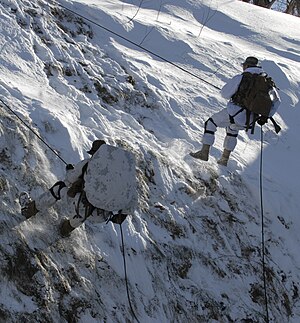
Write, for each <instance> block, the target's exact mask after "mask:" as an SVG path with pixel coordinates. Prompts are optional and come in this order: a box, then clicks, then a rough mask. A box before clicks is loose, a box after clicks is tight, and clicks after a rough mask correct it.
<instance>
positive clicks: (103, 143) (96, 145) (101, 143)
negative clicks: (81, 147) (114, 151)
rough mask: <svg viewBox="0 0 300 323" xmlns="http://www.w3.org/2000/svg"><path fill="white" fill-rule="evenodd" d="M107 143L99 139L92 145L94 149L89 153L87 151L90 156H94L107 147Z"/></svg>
mask: <svg viewBox="0 0 300 323" xmlns="http://www.w3.org/2000/svg"><path fill="white" fill-rule="evenodd" d="M105 144H106V142H105V141H104V140H101V139H97V140H95V141H93V143H92V147H91V149H90V150H89V151H87V153H88V154H90V155H94V153H95V152H96V151H97V150H98V149H99V148H100V147H101V146H102V145H105Z"/></svg>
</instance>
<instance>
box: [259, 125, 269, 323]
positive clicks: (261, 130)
mask: <svg viewBox="0 0 300 323" xmlns="http://www.w3.org/2000/svg"><path fill="white" fill-rule="evenodd" d="M262 174H263V128H262V126H261V127H260V167H259V190H260V211H261V249H262V270H263V286H264V299H265V311H266V317H265V320H266V322H267V323H269V308H268V296H267V277H266V265H265V233H264V205H263V180H262Z"/></svg>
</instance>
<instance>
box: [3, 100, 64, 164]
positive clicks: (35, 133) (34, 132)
mask: <svg viewBox="0 0 300 323" xmlns="http://www.w3.org/2000/svg"><path fill="white" fill-rule="evenodd" d="M0 101H1V102H2V105H3V106H5V107H6V108H7V109H8V110H9V111H10V112H11V113H12V114H13V115H15V116H16V117H17V118H18V119H19V120H20V121H21V122H22V123H23V124H24V125H25V126H26V127H27V128H28V129H29V130H30V131H31V132H32V133H33V134H34V135H36V136H37V137H38V138H39V139H40V140H41V141H42V142H43V143H44V144H45V145H46V146H47V147H48V148H49V149H50V150H51V151H52V152H53V153H54V154H55V155H56V156H57V157H58V158H59V159H60V160H61V161H62V162H63V163H65V164H66V165H68V164H67V162H66V161H65V160H64V159H62V158H61V157H60V156H59V154H58V153H57V152H56V151H55V150H54V149H53V148H51V147H50V146H49V145H48V144H47V143H46V141H45V140H44V139H43V138H42V137H41V136H40V135H39V134H38V133H37V132H36V131H34V130H33V129H32V128H31V127H30V126H29V125H28V124H27V123H26V122H25V121H24V120H23V119H22V118H20V117H19V116H18V115H17V114H16V113H15V112H14V111H13V110H12V109H11V108H10V107H9V106H8V105H7V104H6V103H5V102H4V101H3V100H2V99H1V98H0Z"/></svg>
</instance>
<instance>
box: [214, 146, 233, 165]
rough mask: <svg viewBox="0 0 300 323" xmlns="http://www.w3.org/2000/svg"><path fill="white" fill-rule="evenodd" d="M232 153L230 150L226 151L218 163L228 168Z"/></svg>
mask: <svg viewBox="0 0 300 323" xmlns="http://www.w3.org/2000/svg"><path fill="white" fill-rule="evenodd" d="M230 153H231V151H230V150H227V149H224V151H223V154H222V156H221V158H220V159H219V160H218V161H217V163H218V164H219V165H222V166H227V163H228V159H229V156H230Z"/></svg>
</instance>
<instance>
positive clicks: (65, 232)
mask: <svg viewBox="0 0 300 323" xmlns="http://www.w3.org/2000/svg"><path fill="white" fill-rule="evenodd" d="M74 229H75V228H73V227H72V226H71V224H70V221H69V220H68V219H65V220H64V221H63V222H62V223H61V225H60V230H59V231H60V235H61V236H62V237H63V238H66V237H68V236H69V235H70V234H71V232H72V231H73V230H74Z"/></svg>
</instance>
